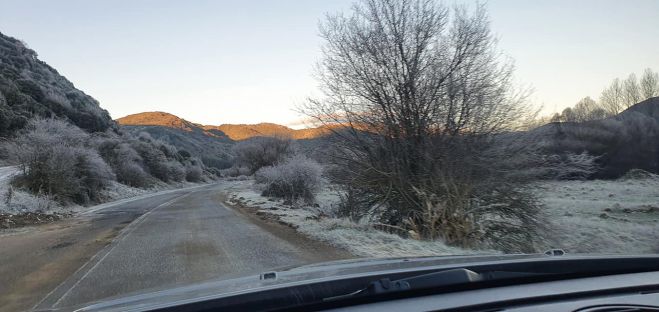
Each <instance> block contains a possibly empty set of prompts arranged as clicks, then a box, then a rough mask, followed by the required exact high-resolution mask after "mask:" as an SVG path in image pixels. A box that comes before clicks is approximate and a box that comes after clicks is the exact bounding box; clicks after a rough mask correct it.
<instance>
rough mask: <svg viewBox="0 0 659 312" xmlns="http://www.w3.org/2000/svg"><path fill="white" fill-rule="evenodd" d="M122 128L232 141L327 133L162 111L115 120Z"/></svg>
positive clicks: (299, 136) (309, 137)
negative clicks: (205, 120)
mask: <svg viewBox="0 0 659 312" xmlns="http://www.w3.org/2000/svg"><path fill="white" fill-rule="evenodd" d="M117 122H118V123H119V124H120V125H122V126H123V127H127V126H128V127H135V126H142V127H143V126H158V127H164V128H169V129H177V130H180V131H186V132H193V133H200V134H203V135H206V136H212V137H223V138H228V139H230V140H232V141H241V140H246V139H249V138H252V137H257V136H285V137H290V138H292V139H295V140H302V139H314V138H318V137H322V136H325V135H327V134H329V130H328V129H327V128H323V127H319V128H309V129H299V130H296V129H291V128H289V127H286V126H282V125H278V124H274V123H258V124H223V125H219V126H210V125H200V124H196V123H193V122H190V121H187V120H185V119H182V118H180V117H177V116H175V115H172V114H169V113H164V112H144V113H138V114H133V115H128V116H126V117H122V118H119V119H117Z"/></svg>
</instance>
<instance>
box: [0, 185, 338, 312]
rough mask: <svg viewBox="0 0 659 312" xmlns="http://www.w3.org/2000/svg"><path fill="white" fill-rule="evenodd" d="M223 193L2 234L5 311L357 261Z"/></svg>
mask: <svg viewBox="0 0 659 312" xmlns="http://www.w3.org/2000/svg"><path fill="white" fill-rule="evenodd" d="M222 192H223V187H222V185H221V184H219V185H211V186H204V187H201V188H196V189H190V190H181V191H176V192H170V193H166V194H162V195H157V196H153V197H149V198H144V199H139V200H134V201H128V202H124V203H120V204H116V205H114V206H109V207H101V209H98V210H95V211H94V212H92V213H88V214H87V215H84V216H80V217H77V218H74V219H69V220H66V221H63V222H61V223H60V224H51V225H48V226H44V227H38V228H34V229H30V230H28V231H25V232H20V231H19V232H17V233H13V234H3V235H0V250H2V254H0V263H2V268H0V310H7V311H12V310H25V309H30V308H33V309H48V308H62V307H69V306H74V305H78V304H81V303H88V302H92V301H96V300H100V299H104V298H108V297H112V296H122V295H126V294H130V293H139V292H142V291H144V290H155V289H164V288H170V287H174V286H180V285H187V284H191V283H195V282H199V281H204V280H209V279H218V278H221V279H222V278H232V277H239V276H242V275H248V274H255V273H260V272H264V271H268V270H272V269H276V268H279V267H286V266H294V265H302V264H308V263H314V262H320V261H328V260H335V259H341V258H347V257H349V254H347V253H345V252H343V251H341V250H336V249H334V248H331V247H329V246H326V245H323V244H321V243H318V242H314V241H311V240H309V239H308V238H305V237H302V236H300V235H298V234H296V233H295V232H294V230H292V229H290V228H287V227H285V226H281V225H277V224H270V223H265V221H260V220H258V219H255V218H253V217H251V216H249V215H244V214H242V213H241V212H238V211H235V210H233V209H231V208H228V207H226V206H224V205H223V204H222V203H221V198H222ZM2 285H4V286H2ZM3 287H4V289H3Z"/></svg>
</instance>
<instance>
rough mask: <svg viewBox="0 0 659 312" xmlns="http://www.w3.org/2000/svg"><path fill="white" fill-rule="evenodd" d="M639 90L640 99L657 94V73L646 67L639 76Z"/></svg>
mask: <svg viewBox="0 0 659 312" xmlns="http://www.w3.org/2000/svg"><path fill="white" fill-rule="evenodd" d="M640 90H641V97H642V99H649V98H651V97H655V96H659V74H657V73H655V72H653V71H652V69H650V68H646V69H645V71H644V72H643V76H641V82H640Z"/></svg>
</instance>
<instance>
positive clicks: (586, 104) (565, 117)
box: [552, 96, 611, 122]
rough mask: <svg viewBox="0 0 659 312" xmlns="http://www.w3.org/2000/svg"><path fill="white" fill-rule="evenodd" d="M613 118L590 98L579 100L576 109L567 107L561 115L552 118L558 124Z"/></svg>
mask: <svg viewBox="0 0 659 312" xmlns="http://www.w3.org/2000/svg"><path fill="white" fill-rule="evenodd" d="M609 116H611V115H610V114H609V113H608V112H607V111H606V110H604V109H603V108H602V107H601V106H600V105H599V104H598V103H597V102H595V100H593V99H591V98H590V97H589V96H587V97H585V98H583V99H581V100H579V102H577V104H575V105H574V107H567V108H565V109H564V110H563V112H561V114H559V115H557V116H554V117H552V121H558V122H584V121H590V120H600V119H604V118H607V117H609Z"/></svg>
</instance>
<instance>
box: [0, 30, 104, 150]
mask: <svg viewBox="0 0 659 312" xmlns="http://www.w3.org/2000/svg"><path fill="white" fill-rule="evenodd" d="M36 117H41V118H60V119H64V120H66V121H68V122H70V123H72V124H74V125H76V126H78V127H79V128H81V129H84V130H86V131H89V132H98V131H106V130H108V129H111V128H114V127H115V123H114V122H113V121H112V119H111V118H110V115H109V114H108V112H107V111H106V110H104V109H103V108H101V107H100V106H99V104H98V102H97V101H96V100H94V99H93V98H92V97H91V96H89V95H87V94H85V93H84V92H82V91H80V90H78V89H76V88H75V86H74V85H73V84H72V83H71V82H70V81H68V80H67V79H66V78H64V77H63V76H62V75H60V74H59V73H58V72H57V70H55V69H54V68H52V67H50V66H48V64H46V63H44V62H43V61H41V60H39V59H38V56H37V53H36V52H35V51H33V50H31V49H30V48H28V47H27V45H26V44H25V43H24V42H22V41H20V40H18V39H15V38H12V37H8V36H5V35H4V34H2V33H0V136H2V137H7V136H10V135H12V134H13V133H14V132H15V131H18V130H19V129H22V128H23V127H25V126H26V124H27V123H28V121H29V120H31V119H33V118H36Z"/></svg>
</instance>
